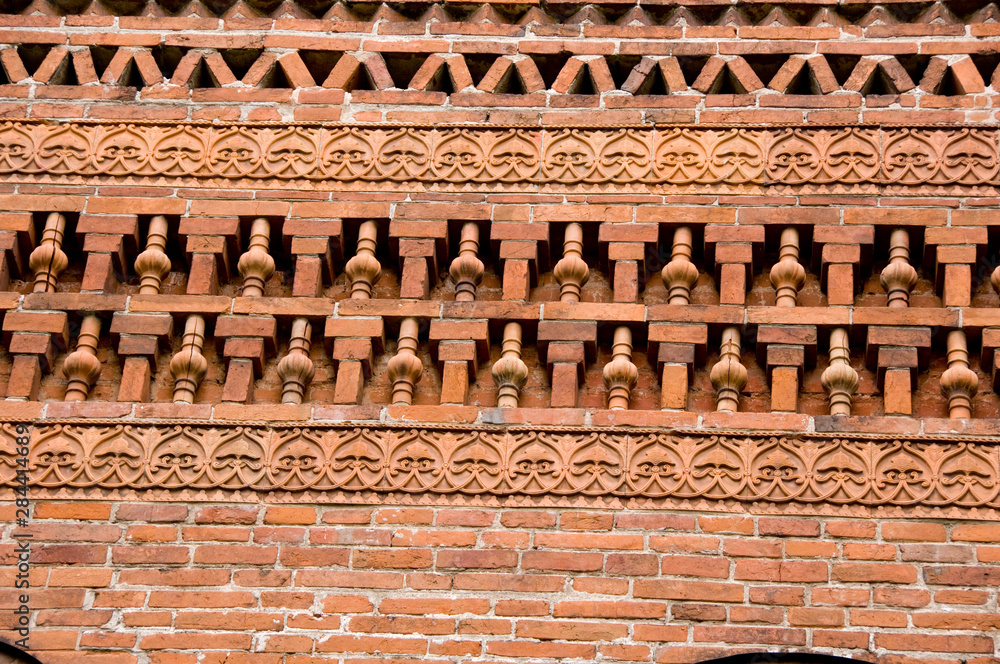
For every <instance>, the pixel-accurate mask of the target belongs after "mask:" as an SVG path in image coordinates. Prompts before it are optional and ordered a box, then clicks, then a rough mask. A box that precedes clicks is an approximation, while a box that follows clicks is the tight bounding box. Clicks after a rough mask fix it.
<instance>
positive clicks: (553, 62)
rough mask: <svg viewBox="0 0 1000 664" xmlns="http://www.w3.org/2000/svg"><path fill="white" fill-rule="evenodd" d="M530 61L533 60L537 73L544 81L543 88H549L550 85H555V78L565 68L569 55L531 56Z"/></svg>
mask: <svg viewBox="0 0 1000 664" xmlns="http://www.w3.org/2000/svg"><path fill="white" fill-rule="evenodd" d="M531 59H532V60H534V61H535V64H536V65H537V66H538V71H539V72H540V73H541V75H542V80H543V81H545V87H546V88H551V87H552V84H553V83H555V80H556V78H557V77H558V76H559V72H560V71H562V68H563V67H565V66H566V62H567V61H568V60H569V54H568V53H553V54H551V55H550V54H546V55H532V56H531Z"/></svg>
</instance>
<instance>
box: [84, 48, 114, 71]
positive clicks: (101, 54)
mask: <svg viewBox="0 0 1000 664" xmlns="http://www.w3.org/2000/svg"><path fill="white" fill-rule="evenodd" d="M116 52H118V49H117V48H116V47H114V46H91V47H90V57H91V59H92V60H93V61H94V71H95V72H96V73H97V78H101V76H103V75H104V71H105V70H106V69H107V68H108V65H109V64H111V59H112V58H114V57H115V53H116Z"/></svg>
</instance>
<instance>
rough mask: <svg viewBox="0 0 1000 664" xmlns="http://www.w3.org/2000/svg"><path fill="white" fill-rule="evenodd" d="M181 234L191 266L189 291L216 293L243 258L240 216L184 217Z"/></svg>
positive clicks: (192, 292)
mask: <svg viewBox="0 0 1000 664" xmlns="http://www.w3.org/2000/svg"><path fill="white" fill-rule="evenodd" d="M178 235H179V237H180V241H181V243H182V245H183V246H184V252H185V253H186V254H187V259H188V265H189V266H190V271H189V273H188V283H187V294H188V295H215V294H217V293H218V292H219V283H220V282H222V283H224V282H226V281H229V276H230V274H232V269H231V268H232V265H234V264H235V263H236V261H237V260H239V257H240V219H239V217H184V218H182V219H181V223H180V227H179V229H178Z"/></svg>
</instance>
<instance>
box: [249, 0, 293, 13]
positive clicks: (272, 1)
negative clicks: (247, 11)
mask: <svg viewBox="0 0 1000 664" xmlns="http://www.w3.org/2000/svg"><path fill="white" fill-rule="evenodd" d="M244 1H245V2H246V3H247V4H248V5H250V8H251V9H253V10H254V11H257V12H260V13H261V14H262V15H264V16H270V15H271V14H273V13H274V12H275V10H277V9H278V7H279V6H280V5H281V3H282V2H283V1H284V0H244Z"/></svg>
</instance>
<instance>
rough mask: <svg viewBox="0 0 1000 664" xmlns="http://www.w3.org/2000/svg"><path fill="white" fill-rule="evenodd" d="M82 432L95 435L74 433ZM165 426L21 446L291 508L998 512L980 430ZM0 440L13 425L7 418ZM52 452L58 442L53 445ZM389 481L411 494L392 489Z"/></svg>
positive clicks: (87, 470)
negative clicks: (937, 433) (459, 504)
mask: <svg viewBox="0 0 1000 664" xmlns="http://www.w3.org/2000/svg"><path fill="white" fill-rule="evenodd" d="M397 357H400V356H398V355H397ZM169 430H171V431H173V430H174V429H173V426H171V427H170V428H169ZM85 431H95V432H97V431H100V432H102V433H101V434H100V435H95V436H85V435H83V432H85ZM166 431H168V429H166V428H164V427H163V426H161V425H155V424H151V423H148V422H136V423H134V424H133V425H132V426H131V427H130V428H128V429H122V427H117V428H109V427H108V424H106V423H101V422H96V421H95V422H86V421H81V422H73V423H62V424H59V423H51V424H49V423H44V422H42V423H39V424H37V425H36V426H35V428H34V433H33V434H32V442H31V456H32V458H33V459H36V461H35V462H34V464H33V466H32V470H31V477H32V483H33V485H34V486H35V487H37V489H38V490H39V491H51V492H56V491H60V490H62V491H81V490H92V489H95V488H102V487H103V488H119V487H121V488H122V489H123V490H124V491H127V492H140V491H147V490H150V489H155V490H156V491H157V492H158V494H157V495H158V496H159V498H160V499H166V500H177V499H185V498H189V499H191V500H206V499H208V500H210V499H211V498H208V497H207V495H206V494H204V493H199V492H202V491H205V490H208V489H216V490H217V491H219V492H220V495H223V494H230V495H232V497H235V495H233V494H235V493H238V492H244V491H256V492H263V491H266V492H275V495H281V496H283V497H284V500H285V501H291V502H297V501H301V500H303V499H306V500H318V501H320V502H330V501H336V502H353V503H359V502H361V503H364V502H367V501H383V500H390V498H391V497H392V496H393V495H396V496H397V498H396V500H400V499H402V500H403V501H404V502H411V501H412V502H419V503H425V502H435V503H438V504H448V503H449V502H454V496H458V497H461V496H469V497H476V496H483V495H488V496H492V497H496V498H497V499H500V500H507V499H516V498H518V497H525V496H549V497H551V498H552V499H553V500H555V501H557V502H558V503H559V504H563V505H573V504H586V503H585V502H581V501H586V500H594V499H614V498H629V497H632V498H643V499H650V500H653V501H657V502H656V504H659V505H664V506H666V505H669V506H673V507H675V508H679V509H694V510H703V509H720V508H723V507H724V506H725V505H726V504H727V503H729V502H732V501H735V502H736V503H740V504H751V503H754V504H766V505H770V506H771V508H772V509H773V510H775V511H786V512H791V513H813V512H817V511H818V512H822V511H826V510H831V509H833V510H840V511H842V512H843V513H844V514H853V515H864V514H872V513H875V512H881V513H883V514H894V513H897V512H898V513H899V514H900V515H904V514H905V515H912V514H913V507H912V506H913V505H922V506H924V508H929V509H935V510H943V511H942V512H941V513H942V514H945V513H949V514H953V515H956V516H959V515H961V514H969V513H970V512H968V510H977V511H979V512H980V513H982V514H984V515H985V514H995V513H996V512H995V510H998V509H1000V503H998V502H997V500H998V498H997V491H998V490H997V481H996V479H997V476H998V475H997V474H998V470H997V468H998V466H997V464H998V461H997V455H996V449H995V447H994V446H993V445H992V444H991V443H990V442H989V441H988V440H976V439H961V440H959V439H955V438H944V437H938V438H933V439H920V438H919V437H907V436H903V437H899V436H895V437H894V436H890V435H861V434H836V433H834V434H814V433H802V432H796V433H780V432H772V433H767V434H765V433H752V432H735V431H725V430H720V431H717V432H716V431H703V430H677V431H672V430H669V429H643V428H633V429H627V430H623V429H620V428H610V429H581V428H574V427H557V428H546V427H540V428H539V427H527V428H526V427H524V426H508V427H504V428H491V427H469V426H457V427H456V426H451V427H440V426H421V427H418V428H417V429H414V428H413V426H412V425H406V426H401V427H391V426H384V425H377V424H376V425H371V424H362V425H361V426H360V427H359V426H353V425H351V426H344V425H336V424H329V423H325V424H324V423H316V424H314V425H312V426H305V427H304V426H303V423H301V422H299V423H296V424H295V425H294V426H289V425H282V426H276V427H274V428H267V427H261V426H256V425H249V423H247V422H246V420H245V419H244V420H243V422H241V423H239V425H237V423H235V422H234V423H230V424H229V425H226V424H225V423H223V422H220V423H217V424H208V423H205V422H201V423H199V422H190V423H185V424H184V426H183V427H180V428H178V429H177V430H176V432H175V433H176V435H171V436H165V435H164V432H166ZM60 433H62V436H60V435H59V434H60ZM2 435H3V436H4V437H10V436H12V435H13V434H12V433H11V432H10V431H9V430H8V429H7V428H6V427H5V428H4V430H3V434H2ZM417 440H419V443H417V444H416V445H414V444H413V443H414V442H415V441H417ZM61 441H68V445H67V443H64V442H61ZM178 441H179V442H183V445H184V447H183V449H184V450H185V451H186V452H185V453H188V454H191V455H193V456H194V457H195V458H196V459H197V460H198V463H197V464H186V465H181V466H179V467H177V468H172V467H171V469H170V471H169V473H168V472H167V468H165V467H164V466H162V465H161V464H160V462H158V461H156V460H157V459H160V458H161V457H162V455H167V458H169V457H170V456H171V455H172V454H175V453H176V452H172V451H171V450H176V449H180V448H178V447H177V445H175V444H174V443H175V442H178ZM904 442H905V444H904ZM101 446H105V447H107V446H111V447H115V446H117V447H127V448H128V449H129V450H132V451H134V452H135V453H136V455H135V458H136V459H137V460H138V461H137V462H138V465H134V464H133V465H124V464H119V465H117V466H115V467H114V469H113V470H112V469H111V468H110V467H108V464H107V462H106V460H105V456H103V455H102V454H101V453H100V447H101ZM234 446H237V447H239V448H241V449H243V450H244V451H243V452H242V455H241V457H239V458H240V459H245V460H246V461H248V462H250V463H249V464H247V465H241V462H240V461H238V460H237V457H235V456H233V454H232V453H231V451H230V450H231V449H232V448H233V447H234ZM57 447H59V448H62V447H65V448H66V449H62V450H61V451H60V452H59V454H58V455H55V454H54V453H53V450H55V449H56V448H57ZM598 450H600V451H598ZM109 454H110V453H109ZM118 454H119V455H120V454H122V452H119V453H118ZM477 454H478V455H480V456H479V457H476V458H477V459H478V460H479V461H480V463H479V466H478V468H473V467H472V466H471V464H469V463H467V462H468V461H469V460H470V457H469V455H477ZM414 455H418V456H414ZM595 455H599V457H600V458H601V459H602V462H601V464H600V466H599V469H597V470H595V471H594V472H586V473H582V472H575V469H577V468H578V467H583V466H587V465H588V464H589V463H590V459H592V458H593V457H594V456H595ZM69 460H72V461H74V467H76V466H77V465H78V466H79V469H78V470H77V471H76V472H69V471H68V468H69V466H68V465H67V464H66V463H65V462H66V461H69ZM362 460H365V461H366V462H367V463H366V464H365V467H366V468H367V470H366V471H364V472H363V473H361V474H358V470H357V468H358V465H357V463H355V462H361V461H362ZM776 464H780V465H776ZM588 467H589V466H588ZM0 469H3V470H0V484H3V485H8V484H9V483H11V482H12V481H13V479H12V478H13V471H12V470H11V469H10V468H8V467H7V466H0ZM723 469H725V472H721V471H722V470H723ZM400 491H402V492H403V493H404V494H405V495H406V496H408V498H407V497H403V498H400V496H399V494H398V492H400ZM70 495H71V494H70ZM695 501H697V502H695ZM699 505H701V506H699ZM918 509H923V508H918ZM945 511H947V512H945Z"/></svg>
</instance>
